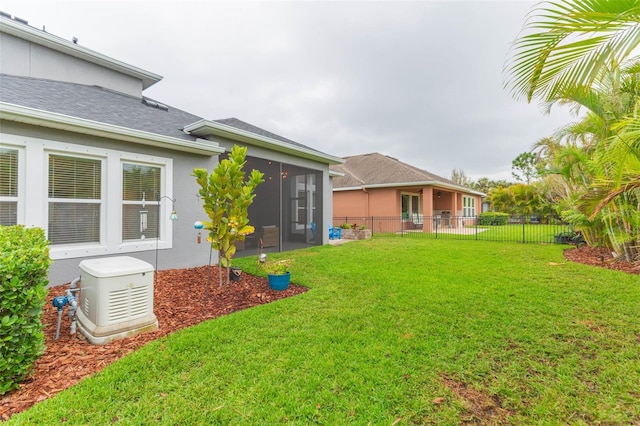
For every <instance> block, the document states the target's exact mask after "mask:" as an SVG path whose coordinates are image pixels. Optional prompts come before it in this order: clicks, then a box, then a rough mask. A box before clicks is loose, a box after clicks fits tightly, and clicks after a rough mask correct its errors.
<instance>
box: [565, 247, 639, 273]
mask: <svg viewBox="0 0 640 426" xmlns="http://www.w3.org/2000/svg"><path fill="white" fill-rule="evenodd" d="M564 257H565V258H566V259H567V260H569V261H571V262H576V263H584V264H585V265H591V266H598V267H600V268H607V269H614V270H616V271H622V272H626V273H627V274H636V275H640V263H629V262H625V261H623V260H616V259H614V258H613V255H612V254H611V251H610V250H608V249H606V248H602V247H588V246H584V247H580V248H579V249H569V250H565V251H564Z"/></svg>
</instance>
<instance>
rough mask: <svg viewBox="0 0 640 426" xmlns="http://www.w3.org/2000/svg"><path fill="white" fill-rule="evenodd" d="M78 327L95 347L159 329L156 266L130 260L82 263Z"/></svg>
mask: <svg viewBox="0 0 640 426" xmlns="http://www.w3.org/2000/svg"><path fill="white" fill-rule="evenodd" d="M80 269H81V270H82V274H81V280H80V281H81V290H80V300H79V301H78V312H77V315H78V328H79V329H80V332H81V333H82V334H83V335H84V336H85V337H86V338H87V340H89V342H91V343H93V344H94V345H104V344H107V343H109V342H111V341H113V340H116V339H121V338H123V337H130V336H134V335H136V334H139V333H142V332H145V331H152V330H155V329H157V328H158V320H157V318H156V316H155V314H154V313H153V272H154V269H153V266H151V265H150V264H148V263H147V262H144V261H142V260H139V259H136V258H133V257H128V256H119V257H107V258H101V259H87V260H83V261H82V262H80Z"/></svg>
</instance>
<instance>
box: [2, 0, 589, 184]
mask: <svg viewBox="0 0 640 426" xmlns="http://www.w3.org/2000/svg"><path fill="white" fill-rule="evenodd" d="M534 5H535V2H531V1H524V0H511V1H484V0H475V1H453V0H432V1H411V2H404V1H376V2H366V1H352V2H343V1H331V2H329V1H315V2H310V1H297V2H275V1H260V2H246V1H233V2H222V1H204V0H200V1H188V0H187V1H177V0H153V1H151V0H140V1H124V0H108V1H98V0H83V1H80V0H75V1H57V0H41V1H30V0H18V1H15V0H2V2H1V3H0V10H2V11H3V12H6V13H9V14H11V15H13V16H17V17H20V18H22V19H26V20H27V21H29V24H30V25H32V26H34V27H36V28H43V27H44V28H45V30H46V31H47V32H49V33H51V34H54V35H57V36H60V37H63V38H66V39H68V40H71V39H72V38H73V37H77V38H78V44H80V45H82V46H84V47H87V48H89V49H92V50H95V51H97V52H99V53H102V54H104V55H107V56H109V57H112V58H114V59H118V60H120V61H123V62H126V63H129V64H131V65H134V66H136V67H139V68H142V69H145V70H148V71H151V72H153V73H156V74H159V75H161V76H163V77H164V78H163V79H162V80H161V81H160V82H158V83H156V84H155V85H154V86H152V87H150V88H149V89H147V90H146V91H145V93H144V94H145V95H146V96H148V97H150V98H153V99H156V100H158V101H160V102H162V103H165V104H167V105H169V106H171V107H175V108H179V109H183V110H185V111H188V112H190V113H192V114H195V115H198V116H200V117H203V118H206V119H209V120H216V119H222V118H230V117H236V118H238V119H240V120H243V121H245V122H248V123H250V124H253V125H255V126H258V127H260V128H263V129H265V130H268V131H270V132H272V133H276V134H278V135H280V136H283V137H286V138H288V139H292V140H295V141H297V142H300V143H303V144H305V145H307V146H309V147H311V148H314V149H316V150H319V151H322V152H325V153H327V154H330V155H332V156H337V157H346V156H350V155H358V154H365V153H371V152H380V153H382V154H385V155H389V156H391V157H394V158H397V159H398V160H400V161H403V162H405V163H409V164H411V165H413V166H416V167H419V168H422V169H425V170H428V171H430V172H432V173H435V174H438V175H440V176H443V177H446V178H449V177H450V176H451V173H452V171H453V170H454V169H458V170H462V171H463V172H464V174H465V175H466V176H467V177H469V178H470V179H471V180H477V179H479V178H481V177H488V178H490V179H506V180H509V181H514V179H513V178H512V176H511V162H512V161H513V159H515V158H516V156H517V155H518V154H520V153H522V152H525V151H529V150H531V147H532V145H533V144H534V143H535V142H537V141H538V140H540V139H541V138H543V137H545V136H549V135H550V134H552V133H553V131H554V130H556V129H558V128H559V127H561V126H563V125H565V124H567V123H569V122H571V121H573V120H575V119H576V118H575V117H574V116H573V115H571V114H570V113H569V111H568V110H565V109H561V108H559V107H554V109H553V110H552V111H551V113H550V114H544V113H543V112H542V109H541V108H540V106H539V105H537V104H536V103H535V102H534V103H532V104H528V103H526V102H525V101H522V100H515V99H514V98H513V97H512V96H511V94H510V93H509V92H508V91H507V90H506V89H505V88H504V81H505V79H506V77H507V75H506V74H505V73H504V71H503V68H504V65H505V61H506V59H507V55H508V53H509V49H510V46H511V43H512V42H513V41H514V40H515V39H516V38H517V36H518V34H520V32H521V30H522V26H523V24H524V22H525V18H526V15H527V13H528V12H529V11H530V9H531V7H532V6H534Z"/></svg>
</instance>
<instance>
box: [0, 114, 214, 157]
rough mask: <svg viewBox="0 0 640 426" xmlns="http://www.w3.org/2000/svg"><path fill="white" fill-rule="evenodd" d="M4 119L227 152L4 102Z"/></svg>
mask: <svg viewBox="0 0 640 426" xmlns="http://www.w3.org/2000/svg"><path fill="white" fill-rule="evenodd" d="M0 119H1V120H7V121H15V122H18V123H25V124H33V125H36V126H42V127H49V128H52V129H60V130H67V131H70V132H75V133H82V134H87V135H93V136H100V137H105V138H110V139H117V140H121V141H127V142H133V143H137V144H141V145H149V146H156V147H159V148H166V149H171V150H173V151H181V152H190V153H194V154H203V155H217V154H220V153H223V152H224V151H225V150H224V148H222V147H220V146H218V145H217V144H216V143H215V142H212V141H208V140H205V139H196V140H195V141H188V140H184V139H178V138H173V137H170V136H164V135H159V134H157V133H151V132H145V131H142V130H135V129H130V128H128V127H122V126H116V125H113V124H106V123H100V122H98V121H93V120H86V119H84V118H77V117H71V116H68V115H64V114H57V113H53V112H48V111H43V110H39V109H34V108H27V107H23V106H20V105H15V104H10V103H6V102H0Z"/></svg>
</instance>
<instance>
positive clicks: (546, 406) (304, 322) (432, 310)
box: [7, 238, 640, 425]
mask: <svg viewBox="0 0 640 426" xmlns="http://www.w3.org/2000/svg"><path fill="white" fill-rule="evenodd" d="M562 248H563V247H560V246H555V245H532V244H528V245H525V244H511V243H492V242H476V241H451V240H431V239H400V238H398V239H376V238H374V239H372V240H367V241H359V242H353V243H349V244H344V245H342V246H338V247H329V246H325V247H315V248H312V249H308V250H303V251H297V252H292V253H288V254H284V256H280V258H283V257H294V258H295V259H296V261H295V262H294V264H293V266H292V268H291V269H292V278H293V281H294V282H296V283H299V284H302V285H306V286H308V287H310V288H311V290H310V291H309V292H307V293H305V294H303V295H301V296H297V297H294V298H290V299H284V300H281V301H279V302H276V303H272V304H269V305H263V306H260V307H256V308H252V309H249V310H245V311H241V312H237V313H234V314H232V315H229V316H226V317H222V318H219V319H216V320H212V321H209V322H206V323H202V324H199V325H198V326H195V327H192V328H189V329H185V330H182V331H180V332H178V333H175V334H173V335H170V336H166V337H165V338H162V339H159V340H157V341H154V342H152V343H151V344H149V345H147V346H145V347H144V348H142V349H141V350H139V351H137V352H136V353H133V354H131V355H129V356H127V357H125V358H123V359H122V360H121V361H119V362H117V363H115V364H113V365H111V366H109V367H108V368H106V369H105V370H104V371H102V372H101V373H99V374H97V375H96V376H95V377H93V378H90V379H87V380H84V381H83V382H81V383H80V384H79V385H77V386H75V387H72V388H70V389H68V390H66V391H64V392H62V393H61V394H59V395H57V396H56V397H54V398H52V399H49V400H47V401H44V402H42V403H40V404H38V405H36V406H34V407H33V408H32V409H30V410H28V411H27V412H25V413H21V414H19V415H16V416H14V417H12V418H11V419H10V420H9V421H8V422H7V424H58V423H61V422H64V423H66V424H112V423H114V424H136V425H137V424H154V423H163V424H182V425H186V424H203V425H209V424H225V425H226V424H261V425H262V424H281V423H292V424H312V423H318V424H331V425H333V424H376V425H392V424H452V425H453V424H459V423H461V422H466V421H469V422H474V421H476V422H489V423H490V422H494V423H505V424H506V423H512V424H532V423H534V424H564V423H568V424H594V423H607V424H634V423H640V404H638V400H639V399H640V316H639V315H638V312H639V307H640V291H639V290H640V287H639V283H638V276H631V275H626V274H623V273H621V272H615V271H610V270H605V269H597V268H594V267H588V266H584V265H578V264H570V263H567V262H565V261H564V259H563V257H562V253H561V250H562ZM271 257H272V258H275V256H271ZM254 262H255V259H239V260H237V261H235V263H236V264H241V265H242V266H243V268H244V269H245V271H249V270H250V269H252V268H254V269H255V264H254ZM188 294H189V292H188V289H185V293H184V294H182V295H178V296H177V297H187V296H188Z"/></svg>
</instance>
